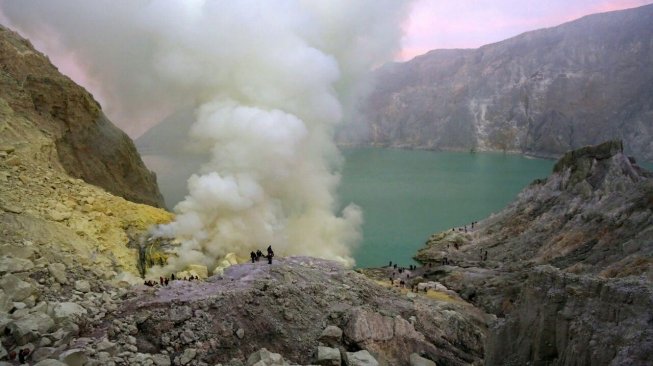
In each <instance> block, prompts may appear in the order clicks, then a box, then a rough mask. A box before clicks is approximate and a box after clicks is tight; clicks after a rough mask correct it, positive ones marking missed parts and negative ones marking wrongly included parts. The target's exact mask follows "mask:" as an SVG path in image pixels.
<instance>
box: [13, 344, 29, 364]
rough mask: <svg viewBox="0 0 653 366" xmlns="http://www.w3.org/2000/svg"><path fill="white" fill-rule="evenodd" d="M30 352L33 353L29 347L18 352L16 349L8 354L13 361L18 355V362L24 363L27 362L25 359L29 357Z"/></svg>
mask: <svg viewBox="0 0 653 366" xmlns="http://www.w3.org/2000/svg"><path fill="white" fill-rule="evenodd" d="M30 353H31V351H30V349H29V348H23V349H21V350H19V351H18V353H16V351H11V352H9V355H8V356H9V360H12V361H13V360H15V359H16V356H18V362H20V363H21V364H23V363H25V359H26V358H27V356H28V355H29V354H30Z"/></svg>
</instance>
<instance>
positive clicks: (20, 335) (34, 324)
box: [9, 313, 55, 344]
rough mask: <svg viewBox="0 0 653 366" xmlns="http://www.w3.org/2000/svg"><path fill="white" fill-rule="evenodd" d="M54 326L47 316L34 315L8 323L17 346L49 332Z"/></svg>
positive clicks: (41, 314)
mask: <svg viewBox="0 0 653 366" xmlns="http://www.w3.org/2000/svg"><path fill="white" fill-rule="evenodd" d="M54 324H55V323H54V320H52V318H50V317H49V316H48V315H46V314H43V313H34V314H29V315H28V316H26V317H24V318H21V319H18V320H16V321H14V322H13V323H10V324H9V329H10V330H11V335H12V337H14V340H15V341H16V342H17V343H18V344H25V343H27V342H30V341H32V340H36V339H38V337H39V335H42V334H45V333H47V332H48V331H50V329H52V328H53V327H54Z"/></svg>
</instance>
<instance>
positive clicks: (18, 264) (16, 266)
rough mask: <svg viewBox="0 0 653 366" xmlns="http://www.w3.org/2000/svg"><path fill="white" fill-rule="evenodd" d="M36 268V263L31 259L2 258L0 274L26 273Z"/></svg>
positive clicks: (0, 260)
mask: <svg viewBox="0 0 653 366" xmlns="http://www.w3.org/2000/svg"><path fill="white" fill-rule="evenodd" d="M32 268H34V263H32V261H31V260H29V259H23V258H14V257H9V256H2V257H0V274H2V273H15V272H25V271H29V270H31V269H32Z"/></svg>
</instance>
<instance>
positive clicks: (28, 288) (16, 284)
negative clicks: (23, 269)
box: [0, 274, 35, 301]
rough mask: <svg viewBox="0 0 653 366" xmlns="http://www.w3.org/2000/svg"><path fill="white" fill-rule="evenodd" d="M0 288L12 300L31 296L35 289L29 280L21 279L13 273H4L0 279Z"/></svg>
mask: <svg viewBox="0 0 653 366" xmlns="http://www.w3.org/2000/svg"><path fill="white" fill-rule="evenodd" d="M0 288H1V289H2V290H3V291H4V292H5V294H6V295H8V296H9V297H10V298H11V299H12V300H13V301H21V300H23V299H26V298H28V297H29V296H31V295H32V294H33V293H34V291H35V289H34V286H32V285H31V284H30V283H29V282H26V281H23V280H21V279H20V278H18V277H17V276H15V275H13V274H6V275H4V276H3V277H2V278H1V279H0Z"/></svg>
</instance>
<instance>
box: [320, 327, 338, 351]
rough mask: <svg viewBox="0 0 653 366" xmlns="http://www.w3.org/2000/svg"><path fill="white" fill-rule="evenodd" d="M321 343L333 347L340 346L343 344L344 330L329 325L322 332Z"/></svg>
mask: <svg viewBox="0 0 653 366" xmlns="http://www.w3.org/2000/svg"><path fill="white" fill-rule="evenodd" d="M320 342H322V343H324V344H326V345H327V346H331V347H333V346H337V345H339V344H340V342H342V329H340V328H338V327H336V326H335V325H329V326H328V327H326V328H324V330H323V331H322V334H321V335H320Z"/></svg>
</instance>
